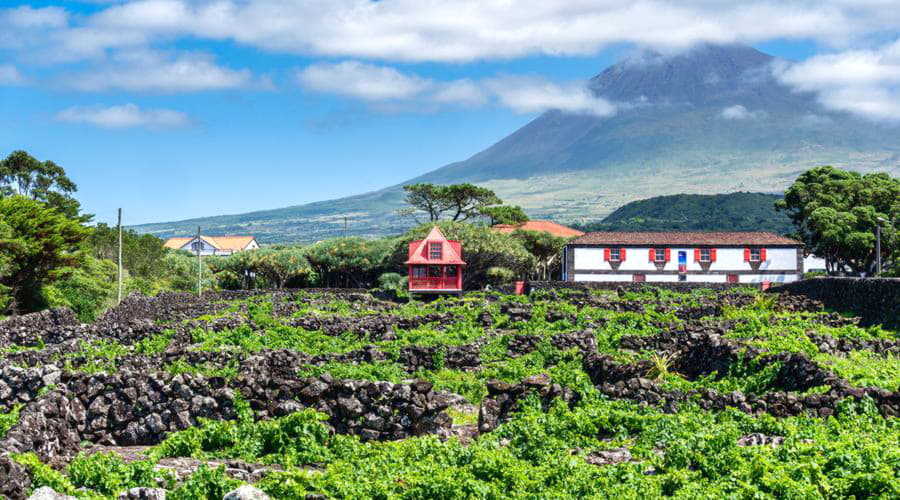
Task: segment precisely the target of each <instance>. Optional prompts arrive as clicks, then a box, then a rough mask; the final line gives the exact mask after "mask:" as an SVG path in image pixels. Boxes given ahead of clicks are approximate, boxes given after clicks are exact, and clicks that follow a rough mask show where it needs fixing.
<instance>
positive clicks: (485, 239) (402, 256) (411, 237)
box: [392, 221, 535, 290]
mask: <svg viewBox="0 0 900 500" xmlns="http://www.w3.org/2000/svg"><path fill="white" fill-rule="evenodd" d="M437 225H438V226H440V228H441V231H443V233H444V235H445V236H446V237H447V238H448V239H451V240H456V241H459V242H461V243H462V253H463V255H462V258H463V260H464V261H465V262H466V265H465V267H464V268H463V288H465V289H468V290H471V289H475V288H481V287H483V286H484V285H485V284H486V283H488V269H490V268H492V267H497V268H506V269H509V270H510V271H512V272H513V273H514V274H515V275H516V276H524V275H525V274H527V273H529V272H531V271H532V270H533V269H534V266H535V259H534V257H532V255H531V254H530V253H528V251H527V250H526V249H525V247H524V246H522V243H521V242H520V241H518V240H516V239H515V238H512V237H511V236H509V235H506V234H503V233H499V232H497V231H494V230H492V229H491V228H489V227H484V226H476V225H473V224H467V223H464V222H452V221H445V222H439V223H438V224H437ZM433 226H434V224H423V225H421V226H419V227H417V228H415V229H413V230H411V231H409V232H408V233H406V234H404V235H403V236H402V237H401V238H400V239H399V240H398V242H397V247H396V249H395V251H394V257H393V259H392V261H393V263H394V266H395V269H403V271H404V272H406V269H405V268H404V267H403V262H404V261H406V259H407V254H408V252H409V242H410V241H415V240H421V239H422V238H424V237H425V236H427V235H428V232H429V231H431V228H432V227H433Z"/></svg>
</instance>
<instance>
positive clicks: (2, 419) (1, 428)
mask: <svg viewBox="0 0 900 500" xmlns="http://www.w3.org/2000/svg"><path fill="white" fill-rule="evenodd" d="M21 410H22V405H20V404H19V405H16V406H14V407H13V408H12V409H11V410H10V411H8V412H6V413H0V438H4V437H6V433H7V432H9V430H10V429H11V428H12V426H14V425H16V423H17V422H18V421H19V412H20V411H21Z"/></svg>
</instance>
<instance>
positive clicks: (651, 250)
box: [650, 248, 656, 262]
mask: <svg viewBox="0 0 900 500" xmlns="http://www.w3.org/2000/svg"><path fill="white" fill-rule="evenodd" d="M655 258H656V250H654V249H652V248H651V249H650V262H653V260H654V259H655Z"/></svg>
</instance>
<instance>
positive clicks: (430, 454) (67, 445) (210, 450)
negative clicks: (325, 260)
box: [0, 289, 900, 499]
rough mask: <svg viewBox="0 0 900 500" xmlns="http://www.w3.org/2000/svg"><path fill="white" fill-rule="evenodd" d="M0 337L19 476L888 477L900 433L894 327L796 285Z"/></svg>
mask: <svg viewBox="0 0 900 500" xmlns="http://www.w3.org/2000/svg"><path fill="white" fill-rule="evenodd" d="M0 345H2V346H3V348H2V350H0V494H2V495H4V496H6V497H7V498H11V499H24V498H29V497H31V498H65V497H66V496H72V497H78V498H134V499H137V498H167V497H168V498H223V497H224V498H263V497H264V495H269V496H271V497H273V498H323V497H368V496H388V497H394V496H397V497H415V498H423V497H434V496H442V495H446V496H447V497H448V498H455V497H458V495H457V494H459V495H462V496H474V497H492V496H493V494H492V493H491V492H503V491H511V488H518V489H519V491H522V492H523V495H525V496H529V494H528V492H530V493H531V494H533V495H537V496H557V497H580V496H582V494H592V492H593V493H597V494H599V492H603V493H604V494H605V493H610V492H611V491H612V490H610V488H612V486H610V485H611V484H613V483H616V484H618V486H615V487H616V488H625V489H622V490H620V492H631V493H636V492H644V493H647V494H649V495H650V496H658V495H676V496H677V495H688V496H690V494H691V491H693V490H692V488H693V487H698V486H697V485H705V486H706V487H708V488H711V489H710V491H722V492H725V493H740V494H748V493H750V492H756V493H760V494H761V495H762V496H768V495H772V496H779V494H780V493H784V492H788V491H790V492H795V493H796V492H798V491H799V492H806V493H810V492H813V493H814V494H813V495H812V496H818V495H816V494H815V492H818V493H823V490H821V489H820V488H824V487H826V486H827V487H828V488H829V490H828V491H829V492H830V493H828V494H823V496H832V494H834V495H835V496H843V494H846V493H848V492H851V493H852V492H853V491H857V490H856V489H855V488H863V489H861V490H858V491H862V492H866V493H871V494H876V495H887V496H891V494H893V493H898V489H897V488H898V486H897V484H898V478H897V469H896V463H897V459H898V451H897V449H896V448H897V447H896V446H893V447H891V446H884V447H883V449H880V451H879V452H878V453H875V455H874V456H873V455H872V454H871V453H872V451H871V450H872V447H873V446H874V447H877V446H878V445H879V444H884V443H890V442H892V441H893V443H894V445H896V442H897V439H898V437H900V433H898V426H897V423H896V422H897V419H896V417H898V415H900V392H898V382H900V364H898V358H897V356H898V355H900V340H898V339H897V336H896V332H893V331H890V330H884V329H882V328H879V327H877V326H875V327H866V328H863V327H860V326H858V319H856V318H847V317H843V316H840V315H838V314H836V313H833V312H827V311H824V310H823V307H822V304H821V303H818V302H815V301H812V300H809V299H806V298H805V297H802V296H795V295H793V296H792V295H779V294H765V295H762V294H759V293H757V292H754V291H751V290H741V289H734V290H728V291H718V292H714V291H711V290H695V291H692V292H688V293H675V292H671V291H665V290H656V289H646V290H644V291H637V292H636V291H627V290H619V291H618V292H614V291H613V292H599V291H590V290H540V291H536V292H535V293H533V294H532V296H531V297H515V296H506V295H502V294H470V295H467V296H466V297H464V298H448V299H441V300H437V301H434V302H430V303H426V304H422V303H395V302H390V301H385V300H381V299H378V298H375V297H373V296H372V295H370V294H368V293H361V292H355V291H341V290H320V291H287V290H285V291H259V292H222V293H217V294H207V295H205V296H204V297H203V298H197V297H194V296H191V295H179V294H163V295H160V296H158V297H154V298H144V297H139V296H132V297H129V298H128V299H127V300H125V301H124V302H123V303H122V304H121V305H120V306H118V307H116V308H113V309H111V310H110V311H108V312H107V313H106V314H105V315H103V316H102V317H101V318H99V319H98V320H97V321H96V322H94V323H93V324H80V323H78V321H77V320H76V319H75V316H74V315H73V314H72V313H71V311H68V310H51V311H45V312H42V313H36V314H31V315H27V316H21V317H17V318H12V319H9V320H6V321H4V322H2V323H0ZM659 426H662V427H659ZM661 428H671V430H669V431H666V432H661ZM861 431H864V432H865V434H866V436H868V437H867V438H866V439H862V440H856V441H854V439H855V438H854V437H853V436H854V435H857V434H858V433H859V432H861ZM544 434H547V435H546V436H545V435H544ZM826 436H827V437H828V441H829V443H830V444H829V445H828V446H830V447H833V446H837V445H839V444H841V445H842V446H843V448H842V449H843V453H848V454H850V455H849V456H856V455H854V453H857V454H859V457H863V456H865V460H863V461H862V462H860V463H857V464H856V465H854V466H852V467H849V468H848V467H847V466H844V465H840V466H839V465H838V464H835V463H834V462H833V461H832V458H831V454H832V453H836V450H834V449H832V448H828V447H825V445H824V442H823V441H824V440H825V438H826ZM706 440H711V441H710V442H711V443H717V444H715V446H714V447H713V448H704V447H708V446H712V445H710V444H709V443H706V444H702V445H701V444H698V443H699V442H700V441H704V443H705V442H706ZM817 440H818V441H817ZM813 444H817V445H819V448H817V449H816V450H811V449H808V448H809V447H811V446H813ZM790 447H799V448H798V449H797V450H800V451H797V450H794V452H795V453H798V455H796V456H795V457H794V458H791V459H785V460H787V462H786V463H780V464H778V463H776V462H777V460H775V456H774V455H771V454H772V453H778V452H779V451H778V450H785V449H788V448H790ZM791 449H793V448H791ZM744 450H746V451H744ZM762 450H767V451H762ZM866 450H869V451H866ZM760 453H762V454H764V455H759V454H760ZM866 453H868V455H866ZM379 457H380V458H379ZM542 457H544V458H542ZM565 457H568V458H565ZM768 457H771V458H772V459H773V460H774V461H773V462H772V463H771V464H769V465H768V466H767V467H768V468H766V467H763V469H764V470H763V471H762V472H761V471H759V470H757V471H756V472H755V473H749V472H747V471H745V470H744V468H751V467H752V464H753V463H754V462H757V467H759V466H758V461H759V460H763V459H767V458H768ZM544 460H563V461H564V462H565V464H566V465H565V467H567V468H571V469H572V470H571V471H570V472H571V473H572V474H573V475H574V477H576V478H581V479H582V480H585V481H587V482H586V483H585V484H580V485H579V484H568V483H565V482H564V481H562V478H558V477H556V475H555V474H556V473H554V472H552V471H551V470H549V469H547V468H546V466H547V465H546V463H550V462H546V463H545V462H544ZM572 460H575V462H572ZM715 460H724V461H729V460H730V461H732V465H731V467H729V468H723V467H722V466H720V465H715V466H714V465H711V464H710V463H708V462H709V461H715ZM860 460H862V459H861V458H860ZM792 461H793V462H792ZM782 462H783V460H782ZM811 463H814V464H818V466H819V467H820V469H821V471H820V473H819V474H820V476H821V477H819V478H818V479H817V480H815V481H813V480H808V481H807V482H803V481H800V482H797V481H794V483H792V485H790V486H785V485H784V484H781V483H782V482H783V481H780V479H779V477H781V476H780V474H786V473H787V472H785V471H787V470H793V469H792V468H794V467H805V466H809V465H810V464H811ZM890 464H893V466H891V465H890ZM557 466H560V467H561V465H560V464H559V463H558V464H557ZM432 467H438V468H439V470H432V469H431V468H432ZM892 467H893V468H892ZM429 471H431V472H429ZM627 471H632V472H636V473H637V474H636V475H634V476H629V479H620V480H616V477H619V476H620V475H621V474H626V475H627V474H628V472H627ZM451 473H452V474H454V476H453V477H456V478H457V479H453V480H450V479H449V476H448V477H444V475H443V474H451ZM357 474H367V476H366V479H362V478H361V477H359V476H357ZM746 474H749V475H748V476H747V477H746V478H744V479H741V481H744V484H743V486H740V485H737V484H736V483H735V480H736V479H735V478H737V477H744V476H743V475H746ZM753 474H756V476H754V475H753ZM760 474H762V475H760ZM857 475H858V476H860V477H862V476H865V475H867V476H866V477H868V479H867V480H866V481H868V482H867V483H865V484H863V482H861V481H863V480H862V479H859V481H860V482H855V481H856V480H852V481H851V480H849V479H848V478H856V477H857ZM754 477H755V479H754ZM764 477H767V478H768V479H766V480H765V481H764V480H763V479H762V478H764ZM529 478H532V479H533V480H532V479H529ZM675 478H680V479H678V480H676V479H675ZM445 479H446V480H448V481H449V482H448V483H447V484H444V482H443V481H444V480H445ZM588 479H589V480H588ZM848 481H849V482H848ZM776 483H777V488H776V487H775V486H773V485H775V484H776ZM242 485H243V486H242ZM598 488H599V489H598ZM778 488H782V489H778ZM784 488H787V489H784ZM798 488H799V489H798ZM435 492H443V493H442V494H441V495H437V494H435ZM835 492H838V493H835ZM54 495H55V496H54ZM638 496H641V495H638Z"/></svg>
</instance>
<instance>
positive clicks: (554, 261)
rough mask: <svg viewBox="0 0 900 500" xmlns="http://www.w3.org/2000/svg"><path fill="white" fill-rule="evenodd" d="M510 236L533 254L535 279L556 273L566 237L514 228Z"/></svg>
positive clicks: (566, 241) (543, 278)
mask: <svg viewBox="0 0 900 500" xmlns="http://www.w3.org/2000/svg"><path fill="white" fill-rule="evenodd" d="M512 237H513V238H515V239H517V240H518V241H520V242H521V243H522V245H523V246H524V247H525V249H526V250H528V252H529V253H531V255H534V258H535V260H536V261H537V262H536V264H537V265H536V266H535V269H534V272H533V273H532V276H534V277H535V278H537V279H542V280H547V279H550V277H551V275H553V274H558V273H557V271H558V270H559V269H560V263H561V261H562V259H561V258H560V257H561V256H562V252H563V248H564V247H565V246H566V243H568V242H569V239H568V238H560V237H559V236H554V235H552V234H550V233H545V232H543V231H526V230H522V229H516V230H515V231H513V233H512Z"/></svg>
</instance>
